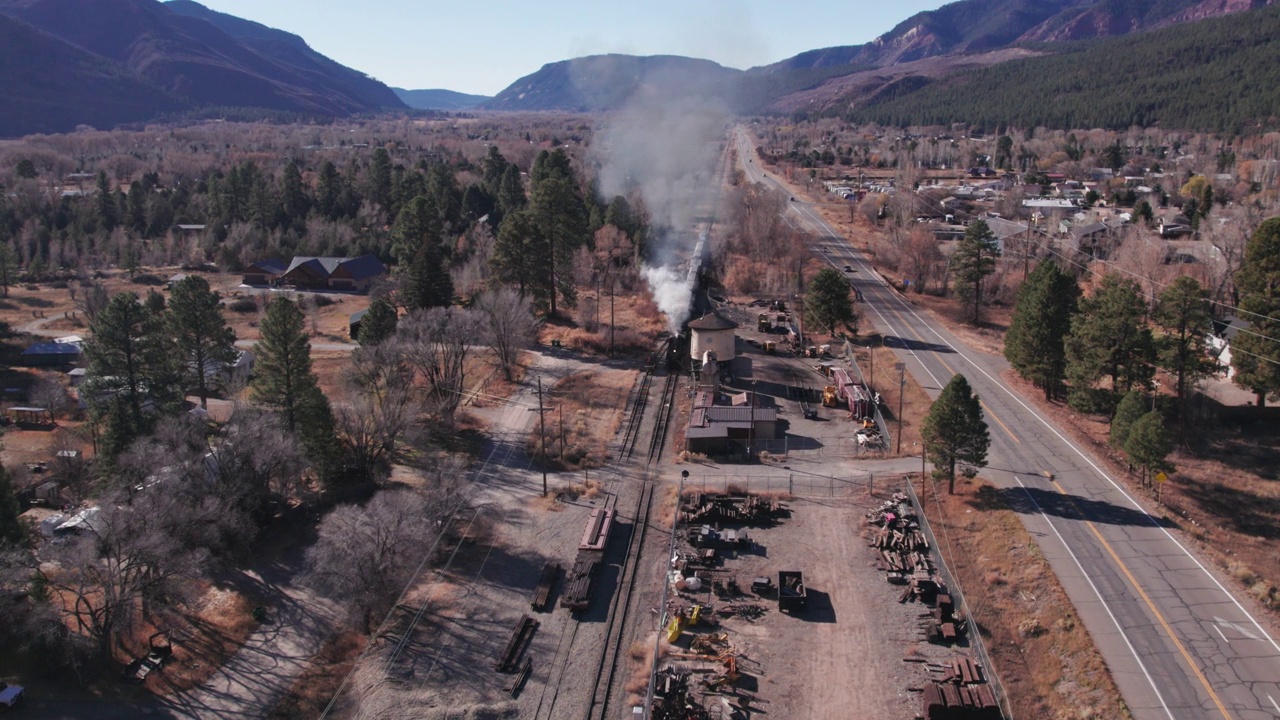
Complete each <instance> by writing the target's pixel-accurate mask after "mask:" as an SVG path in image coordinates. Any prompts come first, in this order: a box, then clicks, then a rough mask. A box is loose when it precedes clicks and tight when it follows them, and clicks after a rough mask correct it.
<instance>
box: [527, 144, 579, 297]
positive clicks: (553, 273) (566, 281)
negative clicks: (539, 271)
mask: <svg viewBox="0 0 1280 720" xmlns="http://www.w3.org/2000/svg"><path fill="white" fill-rule="evenodd" d="M549 172H550V174H549V175H547V176H546V177H545V178H544V179H543V180H542V181H540V182H536V183H535V184H534V186H533V197H532V199H531V200H530V202H529V210H530V212H531V213H532V216H533V220H534V222H535V223H536V224H537V226H538V232H539V235H540V236H541V238H542V239H543V240H544V241H545V243H546V245H547V248H548V250H549V253H548V255H547V257H548V260H549V261H550V262H549V264H548V265H547V266H546V269H547V270H549V271H550V277H547V278H545V280H543V283H544V284H545V286H546V287H547V288H548V289H549V290H550V292H549V295H548V300H549V301H550V313H551V315H552V316H555V314H556V312H557V298H562V299H563V301H564V303H563V304H564V305H565V306H566V307H574V306H575V305H576V304H577V297H578V294H577V283H575V282H574V277H573V256H574V253H575V252H576V251H577V250H578V248H580V247H582V246H583V245H584V244H586V243H587V241H588V239H589V237H590V228H589V227H588V224H587V210H586V206H585V205H584V204H583V201H582V198H581V197H580V196H579V195H578V189H577V187H576V186H575V185H574V184H573V180H572V179H571V178H570V177H567V176H565V175H562V174H561V172H560V171H559V170H558V169H556V170H552V171H549Z"/></svg>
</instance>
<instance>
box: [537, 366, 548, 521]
mask: <svg viewBox="0 0 1280 720" xmlns="http://www.w3.org/2000/svg"><path fill="white" fill-rule="evenodd" d="M538 423H539V424H540V425H541V428H542V497H546V496H547V414H546V413H545V412H543V410H542V376H541V375H539V376H538Z"/></svg>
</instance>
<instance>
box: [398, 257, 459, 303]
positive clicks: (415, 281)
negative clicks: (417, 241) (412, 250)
mask: <svg viewBox="0 0 1280 720" xmlns="http://www.w3.org/2000/svg"><path fill="white" fill-rule="evenodd" d="M401 292H402V294H403V296H404V304H405V307H407V308H409V309H410V310H420V309H422V308H429V307H448V306H449V305H452V304H453V277H452V276H451V275H449V268H448V266H447V264H446V263H445V259H444V253H443V251H442V250H441V247H440V245H438V244H436V243H427V244H426V245H423V246H422V249H420V250H419V251H418V254H417V256H416V257H414V259H413V263H412V264H411V265H409V269H408V271H407V272H406V273H405V274H404V282H403V284H402V285H401Z"/></svg>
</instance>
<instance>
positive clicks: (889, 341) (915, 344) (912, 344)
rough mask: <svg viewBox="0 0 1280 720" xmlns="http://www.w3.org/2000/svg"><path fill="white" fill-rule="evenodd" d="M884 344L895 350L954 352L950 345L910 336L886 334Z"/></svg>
mask: <svg viewBox="0 0 1280 720" xmlns="http://www.w3.org/2000/svg"><path fill="white" fill-rule="evenodd" d="M884 346H885V347H888V348H893V349H895V350H910V351H913V352H934V353H954V352H955V350H952V349H951V346H949V345H941V344H939V343H928V342H922V341H920V340H912V339H910V338H904V337H896V336H893V335H889V336H886V337H885V339H884Z"/></svg>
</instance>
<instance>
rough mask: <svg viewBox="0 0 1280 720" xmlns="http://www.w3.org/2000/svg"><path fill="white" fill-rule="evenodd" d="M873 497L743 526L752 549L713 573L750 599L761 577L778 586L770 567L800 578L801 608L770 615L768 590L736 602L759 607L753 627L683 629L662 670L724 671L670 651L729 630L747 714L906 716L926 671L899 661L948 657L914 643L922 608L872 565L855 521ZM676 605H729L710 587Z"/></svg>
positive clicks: (724, 624)
mask: <svg viewBox="0 0 1280 720" xmlns="http://www.w3.org/2000/svg"><path fill="white" fill-rule="evenodd" d="M880 499H881V498H871V497H867V496H866V495H863V494H861V493H860V494H859V495H858V496H856V497H849V498H834V499H817V498H813V499H805V498H795V499H792V500H788V501H785V502H784V503H783V504H784V505H785V507H786V508H787V510H788V511H789V513H788V515H789V516H788V517H784V519H782V520H781V522H780V523H779V524H777V525H776V526H773V527H759V528H756V527H752V528H748V529H747V530H746V532H747V533H748V534H749V535H750V537H751V539H752V540H753V541H754V542H755V543H756V544H757V547H756V548H754V549H752V550H749V551H741V552H735V551H728V553H727V554H726V559H725V561H724V565H723V567H722V568H719V569H717V570H716V571H714V572H713V576H714V577H715V578H717V579H721V580H722V581H727V580H728V579H729V578H734V579H736V581H737V582H738V584H739V585H740V586H742V587H743V589H744V590H747V589H748V588H749V587H750V585H751V581H752V578H755V577H769V578H772V579H773V582H774V583H775V584H776V583H777V577H778V575H777V574H778V571H779V570H800V571H802V572H803V573H804V577H805V580H806V584H807V585H808V588H809V590H808V593H809V601H808V608H807V609H806V610H805V611H803V612H798V613H795V614H790V613H782V612H779V611H778V609H777V601H776V600H773V599H772V595H771V594H770V593H766V594H765V597H763V598H756V597H751V598H750V599H747V600H742V601H738V602H735V603H734V604H748V605H754V606H757V607H759V608H762V609H763V611H764V614H763V615H762V616H761V617H759V618H758V619H754V620H751V619H746V618H744V617H742V616H739V615H735V616H731V617H728V618H726V619H723V620H721V621H720V624H719V627H718V628H710V627H705V626H698V627H694V628H691V631H690V632H687V633H685V634H684V635H683V636H682V637H681V639H680V640H678V641H677V643H676V644H675V646H670V645H668V646H666V647H665V648H664V651H663V654H664V655H665V656H666V657H667V658H668V663H669V664H670V665H672V666H677V667H684V668H688V669H694V670H698V669H700V670H702V671H703V672H706V671H708V670H711V671H714V672H722V671H723V667H722V666H720V665H719V664H718V663H707V662H703V661H695V660H687V659H680V658H679V654H681V653H688V652H689V647H690V644H691V642H692V640H693V638H694V637H697V636H698V635H705V634H709V633H711V632H717V631H721V632H727V633H728V635H729V641H730V643H731V646H732V648H733V652H734V653H735V654H736V655H737V656H738V668H739V672H740V673H741V674H742V675H743V679H742V680H741V681H740V682H739V683H738V692H737V693H736V694H737V695H738V696H739V697H742V696H744V695H750V696H751V697H752V698H753V700H752V701H751V703H750V705H751V706H754V707H758V708H760V710H759V712H763V713H767V716H768V717H797V718H800V717H803V718H815V719H817V718H833V719H834V718H840V719H841V720H843V719H844V718H849V717H875V718H890V719H891V718H902V719H903V720H907V719H908V718H914V717H915V716H916V715H917V713H919V711H920V696H919V695H918V694H916V693H913V692H911V691H910V690H909V689H908V688H910V687H919V686H921V685H923V684H924V683H925V681H926V680H927V679H928V676H927V674H926V671H925V668H924V665H923V663H919V662H905V661H904V660H903V658H905V657H908V656H911V657H914V658H920V659H928V660H931V661H941V660H943V659H945V658H949V657H952V656H954V655H955V654H956V652H957V650H954V649H951V648H944V647H941V646H935V645H928V644H926V643H924V642H923V638H922V634H921V632H920V631H919V629H918V615H919V613H921V612H923V611H924V610H925V608H923V607H922V606H921V605H918V604H915V603H899V602H898V599H899V596H900V595H901V592H902V588H901V587H900V586H893V585H890V584H889V583H888V582H887V581H886V578H885V574H884V573H883V572H880V571H879V570H878V569H877V568H876V562H875V560H874V558H873V555H872V551H871V549H870V548H869V547H868V545H867V541H866V536H867V534H866V533H865V532H864V530H863V528H864V527H865V525H864V523H865V519H864V514H865V513H866V511H867V510H868V509H870V508H871V507H873V506H874V505H878V504H879V502H880ZM684 547H686V548H687V547H688V546H687V545H686V546H684ZM679 602H681V603H685V604H687V603H691V602H692V603H698V604H703V605H707V606H712V607H717V608H718V607H723V606H724V605H725V604H726V603H725V602H724V601H720V600H717V599H716V598H715V597H714V596H713V594H712V593H711V592H709V589H704V590H703V591H700V592H697V593H690V592H682V593H680V599H679ZM695 677H698V676H695ZM721 697H726V696H724V695H718V694H715V695H712V694H707V695H704V696H703V702H704V703H705V705H706V707H707V708H708V709H714V708H715V706H716V705H719V704H721V703H720V698H721ZM753 715H754V713H753ZM713 717H714V716H713Z"/></svg>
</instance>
